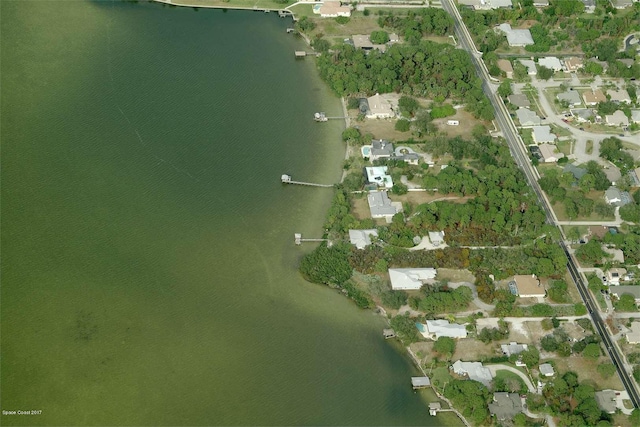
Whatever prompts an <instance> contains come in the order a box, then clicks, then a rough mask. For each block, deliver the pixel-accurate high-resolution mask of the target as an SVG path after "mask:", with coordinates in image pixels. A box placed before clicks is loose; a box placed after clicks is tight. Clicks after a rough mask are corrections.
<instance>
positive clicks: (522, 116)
mask: <svg viewBox="0 0 640 427" xmlns="http://www.w3.org/2000/svg"><path fill="white" fill-rule="evenodd" d="M516 116H517V117H518V121H519V122H520V126H522V127H523V128H528V127H533V126H540V117H538V115H537V114H536V113H535V111H531V110H529V109H528V108H518V109H517V110H516Z"/></svg>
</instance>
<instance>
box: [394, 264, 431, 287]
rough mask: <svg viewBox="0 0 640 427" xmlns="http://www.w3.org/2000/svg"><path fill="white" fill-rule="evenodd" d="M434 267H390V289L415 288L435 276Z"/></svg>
mask: <svg viewBox="0 0 640 427" xmlns="http://www.w3.org/2000/svg"><path fill="white" fill-rule="evenodd" d="M436 274H437V272H436V269H435V268H390V269H389V279H390V280H391V289H394V290H396V289H408V290H417V289H420V288H421V287H422V285H423V284H425V282H427V281H428V280H433V279H435V277H436Z"/></svg>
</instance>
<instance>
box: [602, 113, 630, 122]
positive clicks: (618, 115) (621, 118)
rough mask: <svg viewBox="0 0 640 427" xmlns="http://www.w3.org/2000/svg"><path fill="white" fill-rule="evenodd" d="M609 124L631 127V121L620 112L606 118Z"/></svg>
mask: <svg viewBox="0 0 640 427" xmlns="http://www.w3.org/2000/svg"><path fill="white" fill-rule="evenodd" d="M605 120H606V121H607V124H610V125H614V126H629V119H628V118H627V116H626V115H625V114H624V113H623V112H622V111H620V110H616V111H615V112H614V113H613V114H607V115H606V116H605Z"/></svg>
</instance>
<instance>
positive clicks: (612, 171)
mask: <svg viewBox="0 0 640 427" xmlns="http://www.w3.org/2000/svg"><path fill="white" fill-rule="evenodd" d="M602 171H603V172H604V174H605V175H606V176H607V179H608V180H609V181H611V185H616V182H618V181H619V180H620V178H622V172H621V171H620V168H619V167H617V166H616V165H613V164H612V165H609V166H608V167H605V168H604V169H603V170H602Z"/></svg>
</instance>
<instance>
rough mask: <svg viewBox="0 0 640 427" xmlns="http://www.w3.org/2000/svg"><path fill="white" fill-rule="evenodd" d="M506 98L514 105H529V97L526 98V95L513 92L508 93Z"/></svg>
mask: <svg viewBox="0 0 640 427" xmlns="http://www.w3.org/2000/svg"><path fill="white" fill-rule="evenodd" d="M507 99H508V100H509V102H510V103H512V104H513V105H515V106H516V107H528V106H530V105H531V102H529V98H527V95H523V94H521V93H514V94H513V95H509V96H508V97H507Z"/></svg>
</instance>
